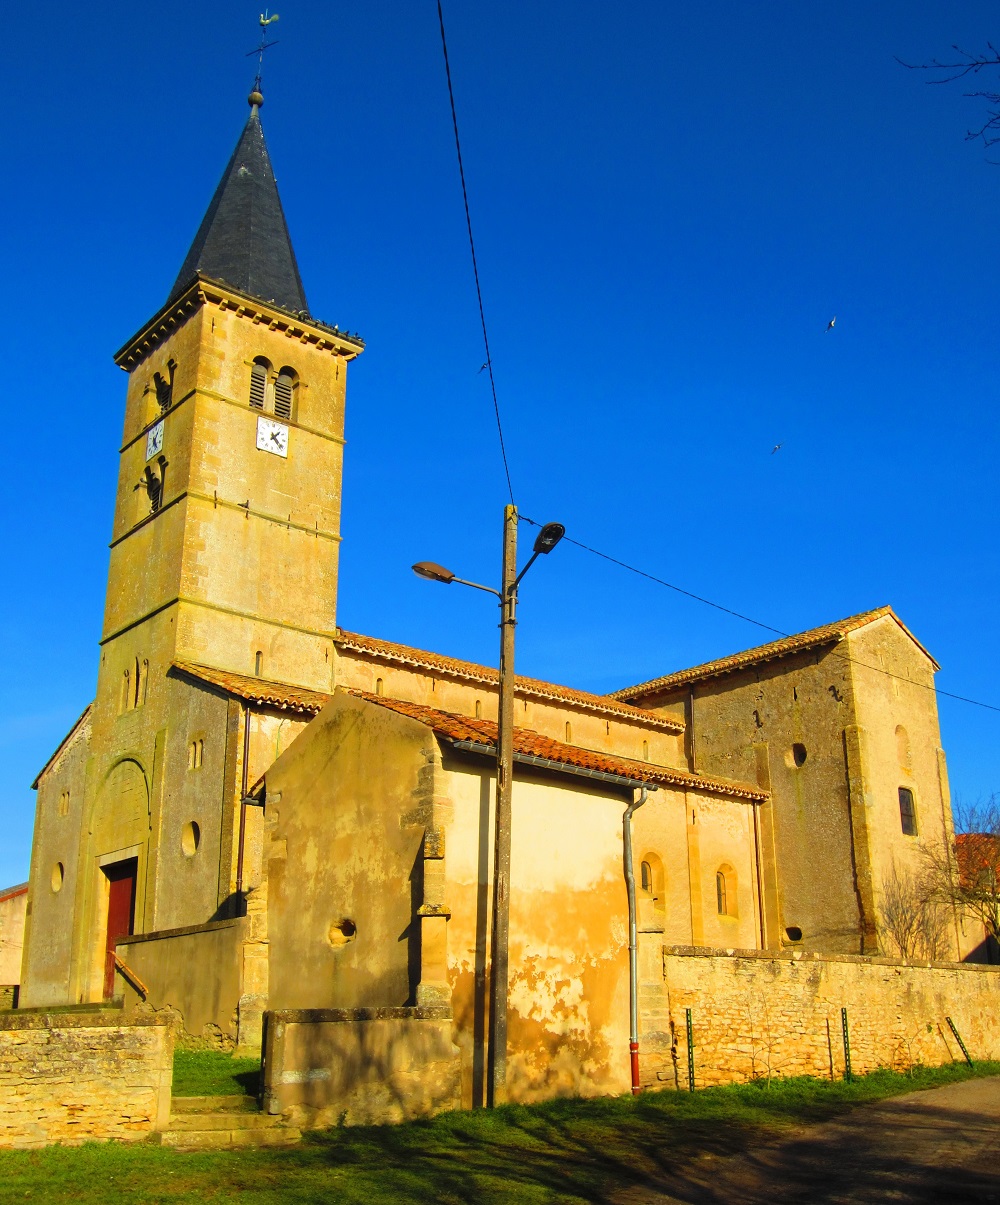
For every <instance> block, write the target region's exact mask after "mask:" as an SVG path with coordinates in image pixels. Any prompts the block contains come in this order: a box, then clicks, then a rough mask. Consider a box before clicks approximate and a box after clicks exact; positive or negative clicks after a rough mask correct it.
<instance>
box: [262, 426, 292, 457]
mask: <svg viewBox="0 0 1000 1205" xmlns="http://www.w3.org/2000/svg"><path fill="white" fill-rule="evenodd" d="M257 447H258V448H259V449H260V450H261V451H262V452H273V453H274V455H275V456H287V455H288V428H287V427H286V426H285V424H284V423H276V422H275V421H274V419H273V418H258V419H257Z"/></svg>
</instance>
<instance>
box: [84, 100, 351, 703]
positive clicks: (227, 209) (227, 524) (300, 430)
mask: <svg viewBox="0 0 1000 1205" xmlns="http://www.w3.org/2000/svg"><path fill="white" fill-rule="evenodd" d="M262 103H263V97H261V95H260V93H259V92H257V91H254V92H253V93H251V97H250V104H251V109H250V117H249V120H248V121H247V123H246V126H245V128H244V130H243V133H242V135H241V137H240V140H239V142H238V144H237V146H236V150H235V151H234V153H233V156H232V158H231V159H230V161H229V164H228V166H227V168H226V170H225V172H224V174H223V176H222V179H221V181H220V183H219V186H218V188H217V189H216V191H215V195H214V196H213V198H212V201H211V204H210V205H209V207H208V210H207V212H206V214H205V216H204V219H203V220H202V223H201V226H200V228H199V229H198V232H197V235H196V236H195V239H194V242H193V243H192V245H191V249H190V251H189V252H188V254H187V257H186V259H185V261H184V264H183V266H182V268H181V271H180V273H179V275H178V277H177V280H176V282H175V284H174V287H173V289H172V290H171V292H170V296H169V298H168V299H167V302H166V304H165V305H164V306H163V308H162V309H161V310H160V311H159V313H157V314H156V315H155V317H153V318H152V320H151V321H150V322H149V323H147V324H146V325H145V326H144V327H143V328H142V330H140V331H139V332H138V334H136V335H135V336H134V337H133V338H132V339H130V340H129V341H128V342H127V343H126V344H125V346H124V347H122V349H121V350H120V351H119V352H118V353H117V355H116V356H115V362H116V363H117V364H118V365H119V366H120V367H121V368H123V369H124V370H125V371H126V372H127V373H128V374H129V383H128V391H127V398H126V405H125V428H124V434H123V438H122V448H121V463H120V470H119V476H118V492H117V500H116V504H115V518H114V530H113V534H112V541H111V564H110V570H109V575H108V592H107V602H106V606H105V615H104V630H103V634H102V642H101V643H102V646H103V654H104V655H103V656H102V662H101V675H102V680H101V681H100V682H99V687H98V695H97V697H98V704H99V706H100V701H101V700H102V699H107V698H109V697H114V696H116V694H117V693H118V688H117V687H115V688H114V689H112V688H111V684H110V682H105V681H103V678H104V676H105V674H106V673H107V674H110V675H112V676H113V677H114V678H115V679H116V680H118V679H120V680H121V683H122V686H121V690H122V691H125V692H128V691H133V692H136V691H138V690H139V689H140V687H141V688H142V689H146V684H147V683H148V682H149V681H150V672H152V671H151V670H149V669H146V670H144V669H143V664H144V663H145V662H148V663H149V665H150V666H152V665H153V661H152V660H151V658H155V661H156V662H157V665H156V670H157V671H158V672H159V674H161V675H162V673H164V672H165V671H166V669H167V668H169V664H170V662H171V661H186V662H193V663H197V664H202V665H208V666H211V667H213V668H216V669H222V670H228V671H233V672H237V673H243V674H256V675H257V676H262V677H266V678H269V679H271V680H276V681H282V682H288V683H292V684H295V685H300V686H305V687H311V688H313V689H317V690H328V689H330V688H331V681H332V665H333V650H332V647H331V643H330V637H331V635H332V633H333V631H334V627H335V622H336V620H335V613H336V597H337V562H338V548H339V541H340V490H341V469H342V456H343V444H344V439H343V432H344V396H345V386H346V379H347V365H348V363H349V362H350V361H351V360H352V359H353V358H354V357H355V356H357V355H358V354H359V353H360V352H361V351H362V350H363V344H362V342H361V341H360V340H359V339H357V338H356V337H350V336H347V335H346V334H344V333H341V332H340V331H339V330H338V329H337V328H335V327H328V326H326V325H324V324H323V323H321V322H319V321H317V320H316V319H314V318H312V317H311V316H310V314H309V309H308V304H307V302H306V297H305V292H304V290H303V287H302V281H301V278H300V276H299V271H298V266H297V264H296V260H295V253H294V251H293V249H292V244H291V240H290V238H289V234H288V228H287V226H286V223H285V216H284V212H283V210H282V206H281V200H280V198H279V196H278V189H277V185H276V182H275V179H274V173H273V171H272V169H271V162H270V157H269V155H268V152H267V146H266V144H265V142H264V134H263V130H262V128H261V122H260V105H261V104H262ZM140 646H141V647H140ZM137 658H138V665H139V669H138V670H136V669H135V663H136V659H137ZM126 677H130V679H131V681H130V684H129V685H126V684H125V683H126Z"/></svg>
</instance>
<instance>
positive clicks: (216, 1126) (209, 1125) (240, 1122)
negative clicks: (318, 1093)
mask: <svg viewBox="0 0 1000 1205" xmlns="http://www.w3.org/2000/svg"><path fill="white" fill-rule="evenodd" d="M280 1125H281V1118H280V1117H269V1116H268V1115H267V1114H266V1113H173V1114H171V1117H170V1128H171V1130H178V1131H180V1130H273V1129H275V1128H277V1127H280Z"/></svg>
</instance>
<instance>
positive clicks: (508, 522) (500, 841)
mask: <svg viewBox="0 0 1000 1205" xmlns="http://www.w3.org/2000/svg"><path fill="white" fill-rule="evenodd" d="M517 523H518V514H517V507H516V506H514V505H513V504H511V505H510V506H505V507H504V512H503V566H502V574H501V577H502V583H501V589H499V590H495V589H494V588H493V587H492V586H483V585H481V584H480V583H479V582H470V581H468V580H467V579H466V578H463V577H456V575H455V574H454V573H452V571H451V570H450V569H446V568H445V567H444V565H438V564H437V563H436V562H435V561H418V562H417V563H416V564H415V565H414V566H413V572H414V573H415V574H416V575H417V576H418V577H422V578H424V579H426V580H427V581H431V582H440V583H441V584H442V585H445V586H448V585H450V584H451V583H452V582H458V584H459V585H461V586H471V587H472V588H473V589H474V590H484V591H485V592H486V593H487V594H492V595H493V596H494V598H497V599H499V600H500V699H499V711H498V717H497V718H498V721H499V722H498V724H497V795H496V831H495V835H494V841H493V929H492V935H491V949H490V964H491V969H490V1036H489V1083H488V1086H487V1091H486V1103H487V1104H488V1105H489V1106H490V1107H492V1106H493V1105H501V1104H503V1103H504V1101H505V1100H506V1099H507V987H508V980H509V976H508V958H507V954H508V951H507V935H508V933H509V932H510V829H511V795H512V792H513V789H514V629H515V627H516V625H517V614H516V612H517V588H518V586H519V585H520V584H521V578H522V577H524V575H525V574H526V573H527V572H528V570H529V569H530V568H531V566H532V565H533V564H534V563H535V561H536V560H538V558H539V557H540V556H547V555H548V554H549V553H550V552H551V551H552V549H553V548H555V546H556V545H557V544H558V543H559V541H560V540H561V539H562V538H563V536H564V535H565V534H566V528H565V527H563V525H562V524H561V523H546V524H545V526H544V527H543V528H542V529H541V531H540V532H539V533H538V535H537V537H536V538H535V543H534V546H533V547H532V550H531V556H530V557H529V558H528V562H527V564H526V565H525V566H524V568H523V569H522V570H521V572H520V573H518V572H517Z"/></svg>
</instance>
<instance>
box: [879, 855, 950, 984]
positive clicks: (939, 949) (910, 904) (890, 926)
mask: <svg viewBox="0 0 1000 1205" xmlns="http://www.w3.org/2000/svg"><path fill="white" fill-rule="evenodd" d="M947 905H948V892H947V891H946V890H942V884H941V876H940V874H939V873H938V870H937V867H936V866H935V867H931V866H929V865H928V866H927V867H926V868H925V869H924V870H922V871H921V873H919V874H916V875H914V874H911V873H910V872H909V871H906V870H903V871H901V870H899V868H898V867H897V866H896V864H895V863H893V865H892V869H891V870H890V871H889V873H888V874H887V875H886V876H885V877H884V878H883V879H882V898H881V901H880V903H879V910H878V911H879V918H878V919H879V928H880V930H881V932H882V937H883V943H885V939H886V938H888V939H889V941H891V943H892V944H893V945H894V946H895V947H896V949H897V950H898V952H899V954H900V956H901V957H902V958H926V959H928V960H929V961H931V962H934V961H936V960H938V959H941V958H944V957H945V956H946V955H947V952H948V950H947V940H946V936H945V935H946V932H947V925H948V913H947Z"/></svg>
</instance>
